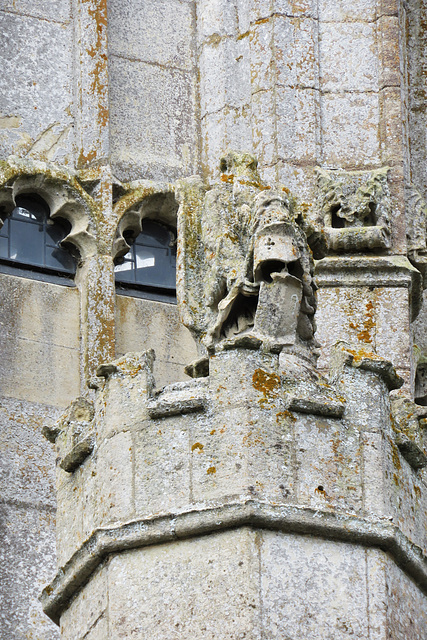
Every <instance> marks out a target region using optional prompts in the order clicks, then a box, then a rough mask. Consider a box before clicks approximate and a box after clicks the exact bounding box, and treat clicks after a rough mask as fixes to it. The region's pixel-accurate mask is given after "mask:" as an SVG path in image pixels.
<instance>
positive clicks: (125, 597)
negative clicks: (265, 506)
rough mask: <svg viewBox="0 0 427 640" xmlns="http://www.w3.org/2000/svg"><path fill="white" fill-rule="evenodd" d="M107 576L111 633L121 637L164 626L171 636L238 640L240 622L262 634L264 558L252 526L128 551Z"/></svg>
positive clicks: (141, 634) (243, 628) (246, 632)
mask: <svg viewBox="0 0 427 640" xmlns="http://www.w3.org/2000/svg"><path fill="white" fill-rule="evenodd" d="M108 575H109V584H110V605H109V611H110V615H111V619H112V624H111V625H110V633H111V634H112V637H113V638H117V640H118V639H119V638H127V637H129V636H133V637H134V638H135V640H136V639H138V640H139V639H141V640H142V638H144V637H146V635H147V633H149V634H155V633H158V630H159V628H160V629H161V630H162V631H161V633H163V632H164V631H165V630H167V633H168V636H169V637H170V638H182V637H192V638H202V637H214V636H215V637H216V636H217V635H218V633H220V637H221V638H224V639H227V640H231V639H232V638H235V637H236V623H237V626H238V633H239V634H241V635H242V637H244V636H245V635H246V636H251V637H254V638H258V637H260V636H259V634H260V629H259V611H258V608H259V595H258V594H257V592H258V558H257V553H256V545H255V537H254V534H253V533H252V532H251V530H250V529H243V530H240V531H236V532H233V533H230V534H229V533H226V534H218V535H216V536H209V537H201V538H195V539H193V540H188V541H183V542H179V543H176V542H175V543H171V544H168V545H161V546H157V547H151V548H147V549H145V550H144V552H143V554H140V553H139V552H138V551H136V552H134V551H129V552H127V553H123V554H120V555H119V556H116V557H115V558H114V559H113V560H112V562H111V563H110V566H109V569H108ZM181 590H182V591H181ZM135 593H138V594H139V597H138V599H135V598H134V594H135ZM181 593H185V598H184V599H183V598H182V597H180V596H181ZM224 595H225V599H224Z"/></svg>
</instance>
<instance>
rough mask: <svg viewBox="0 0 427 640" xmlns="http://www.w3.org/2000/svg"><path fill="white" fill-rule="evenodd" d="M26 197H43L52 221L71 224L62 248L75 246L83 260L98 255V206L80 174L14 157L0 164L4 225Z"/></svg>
mask: <svg viewBox="0 0 427 640" xmlns="http://www.w3.org/2000/svg"><path fill="white" fill-rule="evenodd" d="M23 194H36V195H38V196H40V197H41V198H43V200H44V201H45V202H46V204H47V205H48V207H49V210H50V217H51V218H53V219H55V218H63V219H65V220H67V221H68V222H69V224H70V225H71V229H70V231H69V233H68V234H67V236H66V237H65V238H64V240H63V241H62V245H63V246H70V245H71V246H72V247H73V249H74V251H75V252H77V254H78V257H79V259H80V260H85V259H86V258H88V257H90V256H91V255H94V254H95V253H96V228H97V217H98V216H99V213H98V206H97V204H96V203H95V201H94V200H93V199H92V198H91V196H90V195H88V194H87V193H86V191H85V190H84V188H83V187H82V185H81V184H80V182H79V180H78V178H77V176H76V174H74V173H72V172H70V171H69V170H68V169H66V168H64V167H62V166H60V165H56V164H53V163H48V162H41V161H36V160H30V159H20V158H15V157H13V156H12V157H10V158H8V160H6V161H0V225H2V224H3V222H4V220H5V218H7V216H9V215H10V214H11V213H12V211H13V209H14V207H15V206H16V198H17V197H18V196H21V195H23Z"/></svg>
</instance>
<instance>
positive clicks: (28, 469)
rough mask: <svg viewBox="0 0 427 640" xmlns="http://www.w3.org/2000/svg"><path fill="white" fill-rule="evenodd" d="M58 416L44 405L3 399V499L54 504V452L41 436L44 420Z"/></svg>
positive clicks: (0, 435) (0, 483)
mask: <svg viewBox="0 0 427 640" xmlns="http://www.w3.org/2000/svg"><path fill="white" fill-rule="evenodd" d="M57 417H59V410H58V409H56V408H54V407H49V406H47V405H40V404H32V403H28V402H21V401H19V400H18V401H17V400H14V399H12V398H2V400H1V408H0V423H1V429H0V443H1V444H0V451H1V465H0V478H1V479H0V491H1V495H2V498H3V500H5V501H18V502H19V503H23V504H27V505H30V504H31V505H33V506H37V505H40V506H41V505H43V506H46V507H49V508H51V509H54V507H55V496H54V488H55V454H54V449H53V447H52V445H51V444H50V443H49V442H47V441H46V440H45V438H43V436H42V427H43V424H44V423H45V422H50V421H54V420H55V419H56V418H57Z"/></svg>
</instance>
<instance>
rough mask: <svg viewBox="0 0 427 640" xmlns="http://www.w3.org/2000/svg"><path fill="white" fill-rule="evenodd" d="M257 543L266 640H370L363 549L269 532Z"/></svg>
mask: <svg viewBox="0 0 427 640" xmlns="http://www.w3.org/2000/svg"><path fill="white" fill-rule="evenodd" d="M260 538H261V539H260V548H261V566H260V571H261V594H262V595H261V597H262V603H263V633H264V635H265V637H268V638H278V637H281V638H287V639H289V640H299V638H313V640H314V639H315V638H316V640H317V638H319V640H320V638H322V639H323V638H331V640H332V639H334V640H338V639H339V640H347V639H348V640H350V639H351V638H355V637H356V638H366V637H369V635H368V634H369V620H368V618H367V615H366V610H367V606H368V601H367V593H366V575H365V573H366V559H365V550H364V549H363V547H360V546H356V545H352V544H344V543H340V542H336V541H334V542H332V541H328V540H321V539H319V538H313V537H311V536H304V537H302V536H293V535H288V534H285V533H273V532H269V531H268V532H265V533H262V534H260ZM301 594H304V596H303V597H301Z"/></svg>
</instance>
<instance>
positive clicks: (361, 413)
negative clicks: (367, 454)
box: [337, 366, 390, 433]
mask: <svg viewBox="0 0 427 640" xmlns="http://www.w3.org/2000/svg"><path fill="white" fill-rule="evenodd" d="M337 384H338V388H339V389H340V391H341V393H342V394H343V395H344V397H345V398H346V400H347V403H346V410H345V417H346V419H347V420H348V421H349V422H350V423H351V424H352V425H353V426H354V427H355V428H356V429H358V430H360V431H374V432H377V433H383V432H384V431H385V430H386V428H387V426H388V424H389V419H390V401H389V396H388V389H387V387H386V385H385V383H384V382H383V380H381V379H380V378H379V376H378V375H376V374H375V373H372V372H370V371H364V370H363V369H357V368H355V367H350V366H345V367H344V370H343V372H342V373H341V375H339V378H338V380H337Z"/></svg>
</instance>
